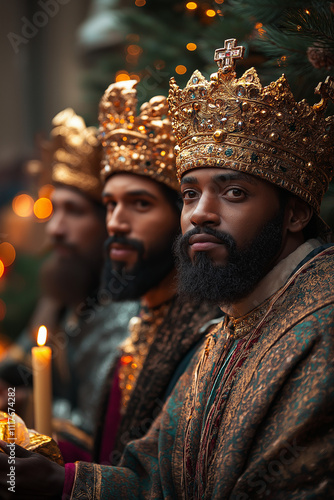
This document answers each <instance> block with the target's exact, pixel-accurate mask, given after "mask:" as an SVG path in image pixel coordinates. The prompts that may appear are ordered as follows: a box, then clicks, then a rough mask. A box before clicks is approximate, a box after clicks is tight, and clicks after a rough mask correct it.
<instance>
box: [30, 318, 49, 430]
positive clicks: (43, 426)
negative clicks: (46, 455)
mask: <svg viewBox="0 0 334 500" xmlns="http://www.w3.org/2000/svg"><path fill="white" fill-rule="evenodd" d="M46 337H47V329H46V328H45V326H41V327H40V328H39V330H38V336H37V344H38V346H39V347H33V348H32V350H31V356H32V370H33V393H34V419H35V421H34V424H35V425H34V427H35V429H36V431H37V432H39V433H40V434H45V435H46V436H52V424H51V419H52V395H51V391H52V381H51V354H52V352H51V347H47V346H46V345H45V342H46Z"/></svg>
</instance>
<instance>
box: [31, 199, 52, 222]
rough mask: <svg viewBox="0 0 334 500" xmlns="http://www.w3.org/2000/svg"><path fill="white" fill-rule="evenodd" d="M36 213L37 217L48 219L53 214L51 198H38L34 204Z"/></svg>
mask: <svg viewBox="0 0 334 500" xmlns="http://www.w3.org/2000/svg"><path fill="white" fill-rule="evenodd" d="M34 214H35V215H36V217H37V219H47V218H48V217H50V215H51V214H52V203H51V201H50V200H49V198H38V200H37V201H35V204H34Z"/></svg>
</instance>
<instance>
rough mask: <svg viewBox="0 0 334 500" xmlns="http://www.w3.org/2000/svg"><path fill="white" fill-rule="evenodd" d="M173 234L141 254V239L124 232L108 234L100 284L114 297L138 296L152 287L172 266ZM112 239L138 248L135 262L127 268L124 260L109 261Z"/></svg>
mask: <svg viewBox="0 0 334 500" xmlns="http://www.w3.org/2000/svg"><path fill="white" fill-rule="evenodd" d="M175 236H176V235H175V234H173V235H172V236H169V239H168V240H167V241H165V242H164V243H163V244H162V245H160V246H158V247H156V248H154V249H152V250H151V251H150V252H148V255H147V257H144V251H145V249H144V245H143V244H142V242H141V241H139V240H135V239H130V238H126V237H124V236H111V237H110V238H108V239H107V241H106V242H105V248H106V250H107V256H106V260H105V265H104V270H103V279H102V283H103V287H104V289H105V290H106V291H107V293H108V294H110V295H111V298H112V300H113V301H116V302H119V301H125V300H137V299H139V298H140V297H142V296H143V295H145V294H146V293H147V292H148V291H149V290H151V289H152V288H155V287H156V286H157V285H158V284H159V283H160V282H161V281H162V280H163V279H164V278H165V277H166V276H167V275H168V274H169V273H170V272H171V271H172V269H174V267H175V257H174V254H173V243H174V239H175ZM112 243H120V244H123V245H129V246H131V247H133V248H135V249H136V250H137V252H138V260H137V263H136V264H135V265H134V266H133V267H132V268H131V269H129V270H126V269H125V266H126V264H125V262H118V261H117V262H116V261H112V260H111V259H110V257H109V255H108V250H109V248H110V245H111V244H112Z"/></svg>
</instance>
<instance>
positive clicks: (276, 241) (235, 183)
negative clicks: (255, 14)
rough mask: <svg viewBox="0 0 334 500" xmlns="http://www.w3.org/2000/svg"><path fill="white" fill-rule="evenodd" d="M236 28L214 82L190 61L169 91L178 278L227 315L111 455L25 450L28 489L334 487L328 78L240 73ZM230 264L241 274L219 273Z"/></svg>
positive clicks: (209, 491)
mask: <svg viewBox="0 0 334 500" xmlns="http://www.w3.org/2000/svg"><path fill="white" fill-rule="evenodd" d="M235 42H236V40H233V39H232V40H227V41H226V42H225V47H224V48H222V49H218V50H217V53H216V59H217V60H218V62H219V64H220V65H221V66H222V67H221V68H220V69H219V71H218V73H215V74H213V75H211V78H210V81H207V80H206V79H205V78H204V77H203V76H202V75H201V73H199V72H198V71H196V72H195V73H194V74H193V75H192V77H191V79H190V80H189V82H188V84H187V86H186V88H185V89H183V90H181V89H180V88H179V87H178V86H177V85H176V83H175V81H174V79H172V81H171V90H170V94H169V102H170V110H171V115H172V117H173V129H174V132H175V137H176V141H177V146H176V148H177V149H176V151H177V153H178V156H177V160H176V162H177V173H178V177H179V180H180V181H181V193H182V197H183V200H184V207H183V209H182V214H181V228H182V232H183V235H184V236H183V238H181V239H180V240H179V242H178V245H177V248H178V254H179V258H180V260H181V263H180V267H181V272H182V275H183V277H186V272H185V270H184V266H187V267H188V269H189V270H191V273H192V277H191V280H190V281H189V280H188V277H186V279H187V281H186V282H183V283H181V284H180V287H181V289H182V291H183V293H190V294H192V289H193V285H194V286H195V287H196V290H197V294H198V296H199V297H200V299H201V300H203V299H206V298H207V299H209V300H211V301H214V302H215V303H218V304H219V305H220V307H221V309H222V310H223V311H224V313H225V316H224V319H223V321H222V322H220V323H219V324H218V325H217V326H216V327H215V328H214V329H213V330H212V331H211V332H210V333H209V335H208V336H207V339H206V342H205V344H204V345H203V347H200V348H199V349H198V351H197V352H196V353H195V354H194V356H193V358H192V360H191V362H190V363H189V364H188V366H187V368H186V371H185V373H184V374H183V376H182V377H181V378H180V379H179V381H178V382H177V384H176V386H175V387H174V390H173V392H172V394H171V395H170V397H169V399H168V400H167V401H166V404H165V406H164V408H163V410H162V412H161V413H160V415H159V417H158V418H157V419H156V421H155V422H154V424H153V425H152V427H151V428H150V430H149V432H148V433H147V434H146V436H144V437H143V438H141V439H138V440H135V441H132V442H130V443H128V445H127V446H126V448H125V450H124V454H123V457H122V459H121V462H120V463H119V464H118V466H117V467H103V466H97V465H92V464H87V463H84V462H78V463H77V464H76V470H75V471H73V470H71V468H69V467H66V468H65V474H64V471H63V470H62V469H61V467H59V466H57V465H55V464H52V465H50V463H51V462H49V463H47V461H46V460H44V459H43V460H42V457H38V458H36V457H33V456H32V454H29V453H28V452H26V451H25V450H22V449H17V451H18V452H19V453H21V456H24V457H25V458H22V459H17V460H19V465H20V471H19V474H20V487H21V491H25V496H24V497H23V498H33V495H34V494H36V493H39V494H41V492H43V491H44V492H48V491H51V488H53V490H52V491H53V492H54V493H55V495H54V498H61V494H62V493H63V498H81V497H85V496H86V497H87V498H90V499H92V500H100V499H109V498H128V499H143V498H144V499H152V498H154V499H161V500H162V499H206V500H209V499H215V500H221V499H229V500H250V499H255V498H256V499H267V498H270V499H273V500H282V499H284V500H285V499H289V500H302V499H311V498H312V499H313V498H314V499H317V500H318V499H323V500H327V499H328V498H333V494H334V461H333V456H334V455H333V450H334V411H333V410H334V363H333V353H334V335H333V332H334V294H333V291H334V284H333V270H334V247H333V244H332V243H330V241H329V228H328V227H327V226H326V224H325V223H324V222H323V221H322V220H321V218H320V217H319V209H320V203H321V200H322V197H323V195H324V193H325V191H326V189H327V188H328V183H329V180H330V179H331V178H332V176H333V162H334V150H333V147H332V144H333V142H334V117H332V116H330V117H327V118H326V117H325V114H324V111H325V109H326V104H327V101H328V99H329V96H333V83H334V82H333V79H330V78H328V79H327V80H326V82H324V83H322V84H321V85H319V87H318V88H317V90H318V91H319V93H321V96H322V98H321V101H320V102H319V103H317V104H315V105H314V106H309V105H308V104H307V103H306V102H305V101H302V102H300V103H297V102H295V100H294V97H293V95H292V93H291V90H290V88H289V85H288V83H287V80H286V78H285V77H284V76H282V77H281V78H280V79H279V80H278V81H277V82H273V83H271V84H270V85H268V86H267V87H264V88H263V87H262V85H261V83H260V80H259V78H258V76H257V73H256V71H255V69H254V68H251V69H250V70H248V71H246V73H245V74H244V75H243V76H242V77H241V78H239V79H237V77H236V73H235V72H234V63H233V59H234V58H235V57H240V56H241V54H242V52H243V50H242V48H241V47H236V46H235ZM111 180H112V178H111ZM282 198H283V199H282ZM114 201H115V200H112V203H111V206H110V208H109V210H114V212H116V211H117V208H118V205H117V204H116V205H115V204H114ZM119 222H120V223H125V222H126V219H125V218H122V217H120V218H119ZM269 231H271V232H273V233H274V234H273V237H272V239H271V237H269V235H268V232H269ZM267 247H268V248H267ZM114 248H115V251H116V252H117V251H118V250H119V251H120V252H122V251H124V252H126V251H127V249H126V246H123V247H122V246H121V247H117V246H115V247H114ZM267 250H268V253H267ZM111 251H112V250H111ZM258 253H260V257H258ZM115 255H117V253H116V254H115ZM254 257H255V258H256V263H255V265H254V262H253V261H250V260H249V259H250V258H254ZM236 265H237V266H239V265H240V266H241V267H242V274H241V273H239V275H238V277H237V279H236V281H235V283H233V285H232V286H230V285H229V283H227V281H224V283H223V284H221V283H220V281H221V279H222V276H223V277H224V280H226V279H227V276H228V277H232V278H233V276H232V274H231V269H234V271H235V272H236V268H235V266H236ZM191 266H193V268H194V269H191ZM254 267H258V268H259V269H255V270H254ZM205 273H209V278H207V277H204V276H203V275H204V274H205ZM203 278H204V279H205V285H202V283H200V281H201V280H202V279H203ZM211 287H214V290H215V291H214V294H213V293H212V292H211ZM239 287H240V289H239ZM3 448H4V450H5V451H6V453H7V454H8V453H9V450H8V447H7V446H6V445H3ZM7 458H8V457H4V458H2V457H0V465H2V467H3V470H4V465H5V463H6V462H5V461H6V459H7ZM29 461H30V462H29ZM42 464H43V469H44V471H45V473H46V472H47V473H48V475H49V478H50V479H49V480H48V481H47V484H45V483H44V485H43V484H40V483H39V478H40V477H41V473H40V471H39V472H38V473H35V475H34V477H33V478H31V477H30V476H29V475H28V472H29V470H30V471H31V469H32V468H33V466H34V465H35V468H36V467H37V466H38V465H40V466H41V465H42ZM21 467H23V469H21ZM7 470H8V469H7ZM1 484H2V489H1V493H2V492H5V481H4V479H2V481H1ZM17 484H18V483H17ZM64 484H65V488H63V489H62V485H64ZM68 484H70V485H71V488H70V489H68V488H67V485H68ZM72 484H73V487H72ZM23 488H25V489H24V490H23ZM56 492H57V494H56ZM66 494H68V497H66ZM36 497H37V495H36ZM8 498H9V497H8ZM45 498H47V496H45Z"/></svg>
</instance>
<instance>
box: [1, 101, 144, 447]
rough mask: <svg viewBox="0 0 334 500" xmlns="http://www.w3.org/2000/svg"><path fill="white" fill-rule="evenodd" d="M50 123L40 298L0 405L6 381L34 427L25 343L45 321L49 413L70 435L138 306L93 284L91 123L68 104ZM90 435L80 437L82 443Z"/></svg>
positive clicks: (96, 155)
mask: <svg viewBox="0 0 334 500" xmlns="http://www.w3.org/2000/svg"><path fill="white" fill-rule="evenodd" d="M52 125H53V129H52V131H51V139H50V141H44V142H42V143H41V144H40V149H41V169H42V172H43V175H42V177H43V178H44V179H45V178H48V177H49V178H50V179H51V182H52V183H53V186H54V191H53V194H52V204H53V213H52V216H51V219H50V220H49V221H48V222H47V223H46V228H45V229H46V235H47V240H48V243H47V246H48V247H49V248H50V250H51V253H50V256H49V257H48V258H47V260H46V261H45V262H44V263H43V265H42V268H41V272H40V286H41V297H40V300H39V302H38V304H37V307H36V309H35V311H34V314H33V317H32V318H31V321H30V325H29V327H28V329H27V330H26V331H24V332H23V333H22V335H21V338H20V340H19V342H18V344H16V345H15V346H14V347H13V348H12V349H11V351H10V352H9V355H8V357H7V358H6V359H5V360H4V361H3V362H2V363H1V368H0V376H1V379H2V386H3V397H2V398H1V399H2V400H3V401H1V409H4V410H7V407H8V405H7V399H8V395H7V388H8V385H9V386H10V387H13V386H15V387H16V393H17V401H16V412H17V413H18V414H20V415H21V416H22V417H24V418H25V419H26V420H27V423H28V425H29V426H33V425H34V424H33V421H32V416H31V415H30V414H29V413H28V412H27V413H25V409H26V408H25V403H26V401H27V397H28V396H29V394H30V389H29V386H30V384H31V366H30V349H31V347H32V346H33V345H36V337H37V330H38V327H39V326H41V325H46V326H47V328H48V335H49V338H48V343H49V344H50V345H51V346H52V352H53V415H54V416H55V417H58V418H61V419H62V420H61V421H59V420H55V422H54V423H55V425H56V427H57V429H59V428H60V430H61V431H62V432H63V431H64V430H65V429H66V432H67V433H68V431H69V429H70V430H71V431H72V430H73V431H75V434H77V432H76V430H75V428H73V427H72V426H69V422H71V423H72V424H74V426H76V427H78V428H79V429H81V430H84V431H85V433H87V434H88V435H91V434H92V431H93V428H94V421H95V412H96V407H97V403H98V401H99V398H100V393H101V389H102V386H103V382H104V380H105V378H106V376H107V373H108V369H109V366H110V363H111V362H112V361H113V359H114V358H115V357H116V355H117V347H118V345H119V344H120V342H122V341H123V340H124V339H125V338H126V336H127V333H128V332H127V325H128V321H129V319H130V318H131V317H132V316H133V314H135V313H136V311H137V310H138V304H137V303H127V304H118V305H116V304H113V303H111V302H110V299H111V297H110V293H108V292H107V291H103V290H101V289H100V278H101V270H102V266H103V261H104V256H103V244H104V241H105V239H106V236H107V233H106V228H105V209H104V207H103V205H102V203H101V192H102V184H101V182H100V161H101V145H100V143H99V141H98V138H97V129H95V128H87V127H86V126H85V123H84V121H83V119H82V118H81V117H79V116H77V115H76V114H75V113H74V111H73V110H71V109H66V110H64V111H62V112H60V113H59V114H58V115H57V116H55V118H54V119H53V122H52ZM88 394H90V396H89V397H87V395H88ZM20 400H22V401H20ZM28 401H29V399H28ZM20 402H21V403H22V404H21V405H20ZM27 409H29V406H28V407H27ZM63 419H66V422H64V420H63ZM67 420H68V421H69V422H67ZM65 424H66V425H65ZM64 428H65V429H64ZM78 434H79V435H80V436H81V437H83V436H84V434H83V433H78ZM72 438H73V439H74V440H75V442H76V438H75V436H72ZM90 441H91V437H90V438H89V439H87V440H86V439H85V441H84V443H85V445H86V446H88V443H89V442H90ZM69 446H70V445H69V444H68V445H67V447H69Z"/></svg>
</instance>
